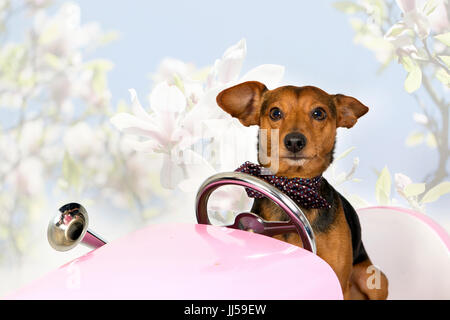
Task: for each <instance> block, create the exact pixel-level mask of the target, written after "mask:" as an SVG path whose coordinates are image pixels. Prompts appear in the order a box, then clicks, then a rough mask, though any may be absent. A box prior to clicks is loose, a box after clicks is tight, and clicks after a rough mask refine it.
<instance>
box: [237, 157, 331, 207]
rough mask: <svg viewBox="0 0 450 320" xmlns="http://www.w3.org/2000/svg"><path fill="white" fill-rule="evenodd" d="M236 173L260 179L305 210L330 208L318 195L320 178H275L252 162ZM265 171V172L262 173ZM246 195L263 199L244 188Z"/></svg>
mask: <svg viewBox="0 0 450 320" xmlns="http://www.w3.org/2000/svg"><path fill="white" fill-rule="evenodd" d="M235 171H236V172H243V173H247V174H250V175H252V176H254V177H258V178H261V179H263V180H265V181H267V182H268V183H270V184H271V185H273V186H274V187H276V188H277V189H279V190H280V191H282V192H284V193H285V194H286V195H288V196H289V197H290V198H291V199H292V200H294V201H295V202H297V204H298V205H300V206H301V207H303V208H306V209H320V208H331V205H330V204H328V202H327V201H326V200H325V199H324V198H323V197H322V196H321V195H320V194H319V188H320V182H321V181H322V176H318V177H314V178H310V179H309V178H287V177H283V176H276V175H273V174H271V173H270V172H268V170H267V169H266V168H264V167H262V166H260V165H257V164H254V163H252V162H249V161H247V162H245V163H244V164H243V165H241V166H240V167H239V168H237V169H236V170H235ZM264 171H265V172H264ZM246 191H247V195H248V196H249V197H250V198H264V195H262V194H261V193H259V192H256V191H253V190H251V189H249V188H246Z"/></svg>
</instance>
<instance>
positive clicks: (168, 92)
mask: <svg viewBox="0 0 450 320" xmlns="http://www.w3.org/2000/svg"><path fill="white" fill-rule="evenodd" d="M150 107H151V108H152V110H153V111H155V112H156V113H158V112H181V111H183V110H184V108H185V107H186V98H185V97H184V95H183V93H182V92H181V91H180V89H178V88H177V87H176V86H173V85H169V84H167V82H162V83H160V84H158V85H157V86H156V87H155V88H154V89H153V91H152V92H151V94H150Z"/></svg>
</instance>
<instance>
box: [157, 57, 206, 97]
mask: <svg viewBox="0 0 450 320" xmlns="http://www.w3.org/2000/svg"><path fill="white" fill-rule="evenodd" d="M202 73H203V71H202V70H197V68H196V67H195V65H194V64H193V63H186V62H183V61H181V60H178V59H174V58H164V59H163V60H162V61H161V63H160V64H159V66H158V69H157V72H156V73H155V74H153V75H152V79H153V82H154V84H155V85H157V84H159V83H161V82H166V83H168V84H170V85H179V83H177V81H180V82H181V84H182V87H183V91H184V95H185V96H186V98H187V99H188V100H189V101H190V103H192V104H196V103H197V102H198V100H199V99H200V97H201V96H202V94H203V84H202V81H201V79H202Z"/></svg>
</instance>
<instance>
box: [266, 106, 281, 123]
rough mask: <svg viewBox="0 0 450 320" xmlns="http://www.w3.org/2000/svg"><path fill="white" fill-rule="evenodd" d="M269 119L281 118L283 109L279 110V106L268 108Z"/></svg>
mask: <svg viewBox="0 0 450 320" xmlns="http://www.w3.org/2000/svg"><path fill="white" fill-rule="evenodd" d="M269 115H270V119H272V120H275V121H277V120H280V119H281V118H283V111H281V110H280V108H276V107H275V108H272V109H270V113H269Z"/></svg>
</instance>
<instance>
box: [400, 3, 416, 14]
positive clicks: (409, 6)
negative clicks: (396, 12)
mask: <svg viewBox="0 0 450 320" xmlns="http://www.w3.org/2000/svg"><path fill="white" fill-rule="evenodd" d="M395 2H397V5H398V7H399V8H400V10H402V11H403V13H406V12H409V11H412V10H414V9H415V8H416V0H395Z"/></svg>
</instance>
